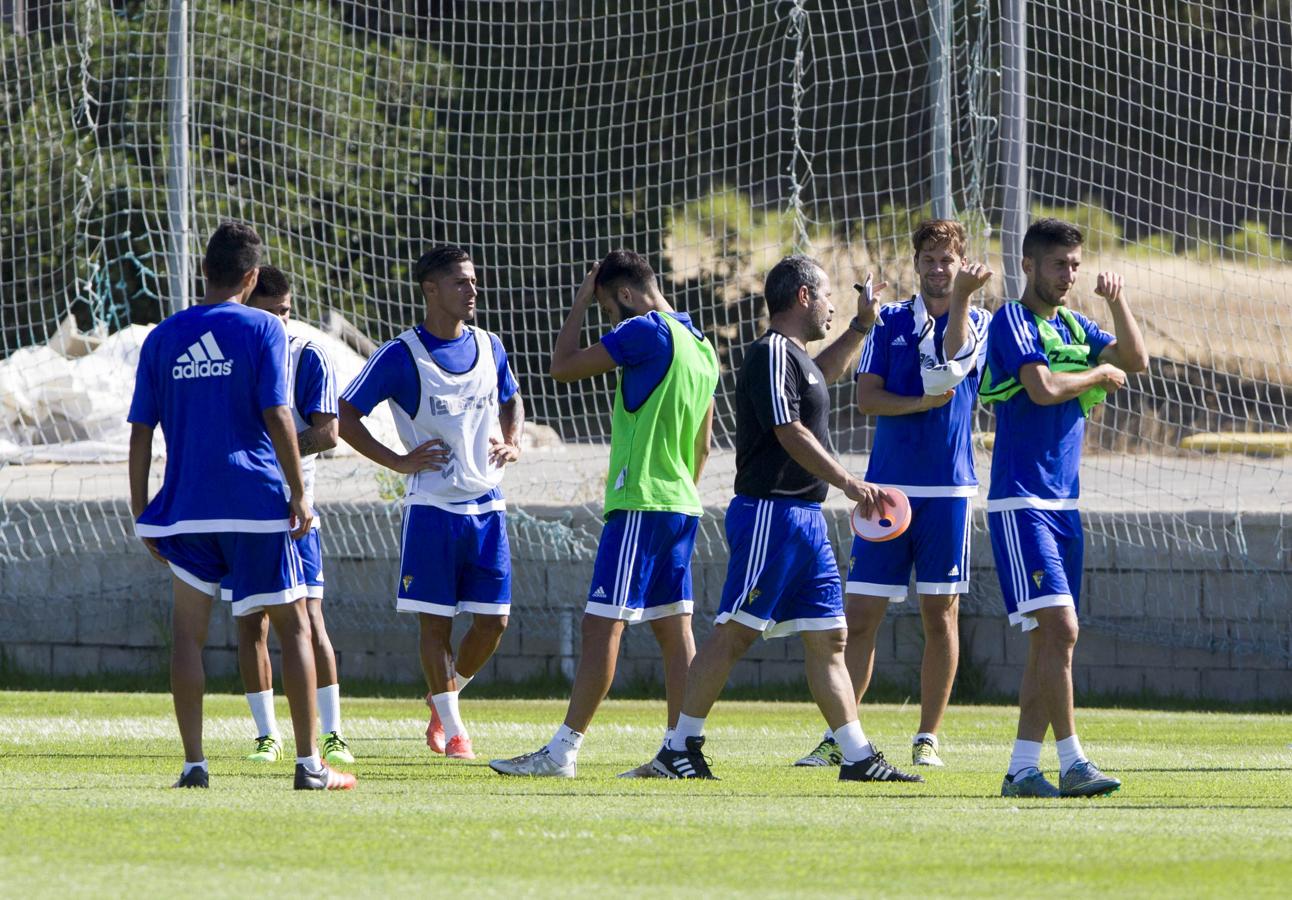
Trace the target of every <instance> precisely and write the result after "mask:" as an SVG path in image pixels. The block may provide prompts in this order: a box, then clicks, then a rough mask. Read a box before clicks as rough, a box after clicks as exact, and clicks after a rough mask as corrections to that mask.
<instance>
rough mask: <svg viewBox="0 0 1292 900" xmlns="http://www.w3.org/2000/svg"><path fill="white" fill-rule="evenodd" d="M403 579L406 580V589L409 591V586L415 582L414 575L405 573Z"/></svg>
mask: <svg viewBox="0 0 1292 900" xmlns="http://www.w3.org/2000/svg"><path fill="white" fill-rule="evenodd" d="M403 581H404V590H405V591H407V590H408V586H409V585H410V584H412V583H413V576H412V575H405V576H404V579H403Z"/></svg>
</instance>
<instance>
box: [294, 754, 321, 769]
mask: <svg viewBox="0 0 1292 900" xmlns="http://www.w3.org/2000/svg"><path fill="white" fill-rule="evenodd" d="M296 765H298V766H304V767H305V769H306V771H308V772H317V771H319V770H320V769H322V768H323V762H322V761H321V760H320V759H319V755H318V754H317V753H315V754H314V755H313V756H298V757H296Z"/></svg>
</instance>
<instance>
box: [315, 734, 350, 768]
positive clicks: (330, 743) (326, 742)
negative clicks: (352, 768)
mask: <svg viewBox="0 0 1292 900" xmlns="http://www.w3.org/2000/svg"><path fill="white" fill-rule="evenodd" d="M319 751H320V752H321V753H322V754H323V761H324V762H326V763H328V764H329V765H333V766H335V765H338V764H339V765H346V766H348V765H351V764H352V763H353V762H354V754H353V753H351V752H350V745H349V744H347V743H346V742H345V738H343V737H341V733H340V732H337V731H329V732H328V733H327V734H325V735H323V737H322V738H321V739H320V740H319Z"/></svg>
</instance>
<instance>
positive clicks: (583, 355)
mask: <svg viewBox="0 0 1292 900" xmlns="http://www.w3.org/2000/svg"><path fill="white" fill-rule="evenodd" d="M596 281H597V266H595V265H594V266H593V267H592V268H591V269H589V270H588V274H587V275H586V276H584V278H583V283H582V284H580V285H579V289H578V291H576V292H575V294H574V303H573V305H571V307H570V314H569V315H567V316H566V317H565V323H564V324H563V325H561V331H560V333H559V334H557V336H556V344H555V345H554V346H553V347H552V363H551V365H550V366H549V367H548V372H549V374H551V376H552V377H553V378H555V379H556V380H557V381H559V382H561V383H562V384H569V383H570V382H572V381H580V380H582V379H584V378H592V377H594V376H596V375H604V374H605V373H606V372H609V371H612V370H613V369H614V368H615V361H614V360H613V359H611V358H610V351H608V350H607V349H606V348H605V347H604V346H603V345H602V343H601V342H600V341H598V342H597V343H595V344H593V345H592V346H591V347H582V348H581V347H580V346H579V338H580V334H581V333H582V331H583V322H584V320H585V319H586V318H587V317H588V308H589V307H591V306H592V304H594V303H596V300H597V298H596V290H595V288H596Z"/></svg>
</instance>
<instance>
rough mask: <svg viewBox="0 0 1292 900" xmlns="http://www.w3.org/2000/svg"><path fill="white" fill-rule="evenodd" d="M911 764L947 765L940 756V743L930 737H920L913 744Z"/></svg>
mask: <svg viewBox="0 0 1292 900" xmlns="http://www.w3.org/2000/svg"><path fill="white" fill-rule="evenodd" d="M911 765H913V766H945V765H946V763H944V762H943V761H942V759H941V757H939V756H938V745H937V744H935V743H933V741H931V740H929V739H928V738H920V739H919V740H918V741H916V742H915V743H914V744H912V745H911Z"/></svg>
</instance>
